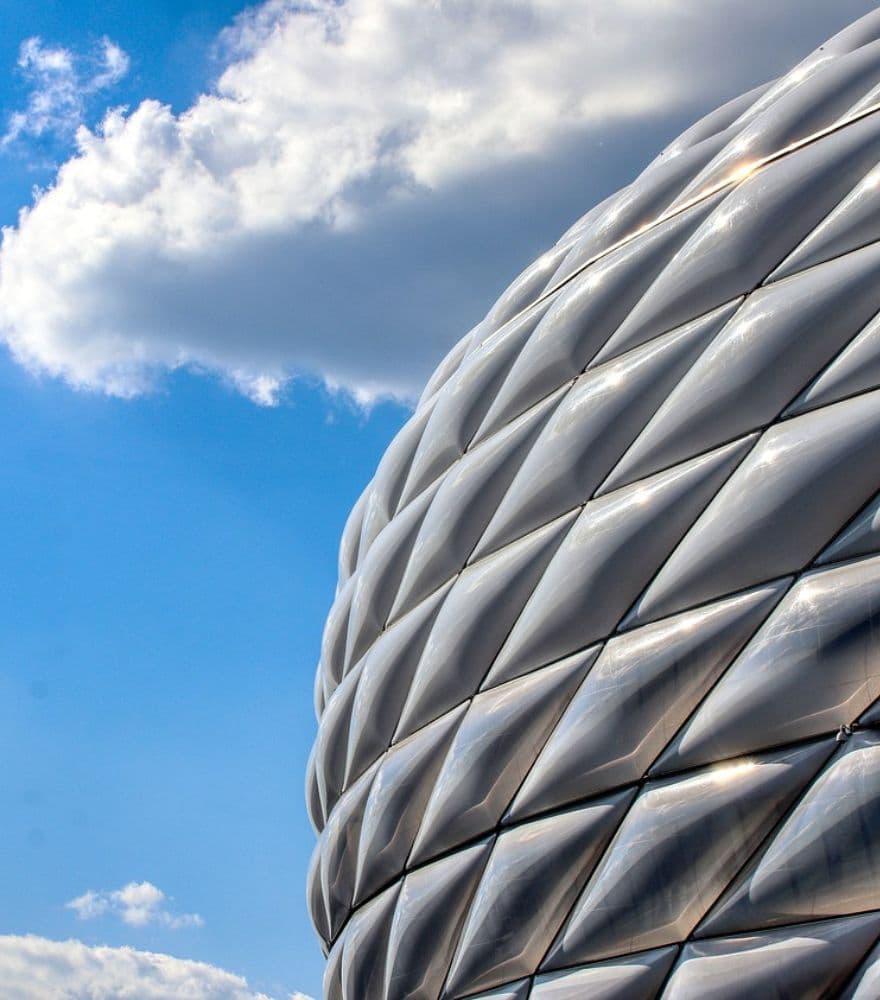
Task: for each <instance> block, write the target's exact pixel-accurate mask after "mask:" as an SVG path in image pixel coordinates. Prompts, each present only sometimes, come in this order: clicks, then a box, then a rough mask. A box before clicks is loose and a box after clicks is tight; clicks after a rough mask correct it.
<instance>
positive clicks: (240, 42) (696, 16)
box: [0, 0, 874, 404]
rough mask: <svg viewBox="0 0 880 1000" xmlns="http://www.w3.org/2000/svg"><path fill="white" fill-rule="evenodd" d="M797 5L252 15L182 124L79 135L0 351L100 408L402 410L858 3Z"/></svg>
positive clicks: (540, 5)
mask: <svg viewBox="0 0 880 1000" xmlns="http://www.w3.org/2000/svg"><path fill="white" fill-rule="evenodd" d="M808 6H809V8H810V9H809V11H807V10H805V9H804V6H803V4H802V3H800V0H779V2H778V3H776V4H767V3H759V2H757V0H753V2H749V3H743V2H742V0H718V2H717V3H714V4H706V3H705V2H704V0H662V2H658V0H619V2H616V3H614V4H609V3H607V2H605V0H583V2H580V3H571V2H570V0H516V2H512V0H480V2H478V0H442V2H440V0H435V2H432V3H425V2H424V0H395V2H394V3H377V2H375V0H347V2H345V3H339V2H337V0H310V2H309V3H302V2H301V0H267V2H265V3H263V4H262V5H259V6H256V7H254V8H249V9H248V10H247V11H246V12H245V13H244V14H242V15H241V16H240V17H239V18H238V20H237V21H236V23H235V25H234V26H233V27H232V28H231V29H230V30H229V31H228V32H227V33H226V34H225V36H224V42H225V47H226V51H227V53H228V58H229V60H230V61H229V64H228V66H227V68H226V69H225V71H224V72H223V74H222V75H221V76H220V78H219V80H218V81H217V84H216V86H215V88H214V89H213V90H211V91H210V92H208V93H205V94H203V95H202V96H201V97H199V98H198V100H196V101H195V102H194V103H193V105H192V106H191V107H190V108H189V109H187V110H185V111H184V112H182V113H181V114H179V115H178V114H175V113H174V112H173V111H172V110H171V108H169V107H167V106H165V105H163V104H160V103H158V102H156V101H152V100H147V101H144V102H143V103H141V104H140V105H139V106H138V107H136V108H135V109H134V110H133V111H132V112H131V113H130V114H128V113H123V112H120V111H113V112H111V113H109V114H108V115H107V116H106V117H105V119H104V120H103V123H102V124H101V126H100V127H98V128H97V129H96V130H93V131H90V130H88V129H85V128H81V129H80V130H79V132H78V136H77V143H78V150H77V153H76V155H75V156H74V157H73V158H71V159H70V160H69V161H68V162H67V163H65V164H64V165H63V166H62V167H61V169H60V170H59V172H58V175H57V178H56V180H55V183H54V185H52V186H51V187H49V188H48V189H47V190H45V191H43V192H40V194H39V197H38V200H37V201H36V203H35V204H34V205H33V206H31V207H30V208H28V209H27V210H25V211H23V212H22V213H21V216H20V219H19V221H18V225H17V226H15V227H9V228H7V229H6V230H5V231H4V234H3V241H2V249H0V336H2V337H3V338H4V339H5V341H6V343H7V344H8V346H9V348H10V349H11V351H12V353H13V355H14V357H15V358H16V359H17V360H18V361H20V362H21V363H22V364H23V365H25V366H27V367H28V368H30V369H31V370H33V371H35V372H39V373H48V374H50V375H54V376H58V377H61V378H64V379H66V380H67V381H68V382H69V383H70V384H71V385H73V386H75V387H78V388H82V389H89V390H97V391H101V392H105V393H109V394H112V395H116V396H121V397H131V396H136V395H138V394H139V393H142V392H146V391H149V390H150V389H151V388H152V387H153V386H154V385H155V384H156V381H157V378H160V377H161V375H162V373H163V372H166V371H169V370H173V369H175V368H180V367H189V368H191V369H195V370H197V371H200V372H209V373H213V374H216V375H219V376H220V377H222V378H224V379H225V380H227V381H228V382H230V383H231V384H233V385H235V386H236V387H237V388H238V389H240V390H241V391H242V392H244V393H245V394H247V395H248V396H250V397H251V398H252V399H254V400H255V401H256V402H258V403H263V404H271V403H273V402H275V401H276V400H277V398H278V396H279V393H280V392H281V391H282V389H283V387H284V385H285V384H286V382H287V381H288V380H289V379H290V378H291V377H295V376H297V375H300V374H306V375H308V376H311V377H317V378H319V379H321V380H322V381H323V382H324V383H325V384H326V385H328V386H330V387H331V388H339V389H343V390H345V391H347V392H348V393H350V394H352V395H353V396H354V397H355V398H357V399H359V400H362V401H369V400H371V399H375V398H377V397H382V396H396V397H411V396H412V395H414V394H416V393H417V390H418V387H419V386H420V384H421V382H422V381H423V379H424V378H425V376H426V374H427V373H428V372H429V371H430V369H431V367H432V365H433V364H434V363H436V362H437V361H438V360H439V358H440V356H442V354H443V352H444V351H445V349H446V348H447V347H448V346H449V345H450V344H451V343H452V342H454V341H455V340H456V339H457V338H458V337H460V336H461V335H462V334H463V333H464V332H465V331H466V329H467V326H466V325H465V324H468V323H472V322H475V321H477V320H478V319H479V318H480V316H481V314H482V313H483V312H484V311H485V310H486V309H487V308H488V307H489V305H490V304H491V298H490V296H491V295H492V293H493V292H495V293H496V294H497V293H498V292H500V291H501V290H502V288H503V284H502V282H503V280H504V279H505V278H507V279H508V280H509V279H510V278H511V277H512V276H513V275H514V274H515V273H516V270H515V269H516V268H517V266H524V265H525V264H527V263H528V262H529V260H530V259H531V258H532V257H533V256H534V255H535V254H536V252H538V251H540V250H541V249H543V247H542V246H541V243H542V242H543V241H545V240H546V241H547V242H551V241H552V239H553V238H555V237H556V236H558V235H559V233H560V232H561V231H562V229H564V228H565V227H566V226H567V224H568V223H570V222H571V221H573V218H574V217H575V216H576V214H577V213H578V211H583V210H586V209H587V208H589V207H590V205H591V204H592V203H594V201H595V200H597V199H598V198H600V197H603V196H604V195H605V194H608V193H610V191H612V190H615V189H616V188H618V187H620V186H621V184H623V183H625V182H626V181H627V180H629V179H630V177H632V176H633V175H634V173H635V172H637V170H638V168H639V167H641V166H643V165H644V164H645V163H646V162H647V160H648V159H649V158H650V156H651V155H652V154H653V152H654V151H655V150H656V148H660V147H662V145H663V143H664V141H666V140H668V139H671V138H672V137H673V136H674V135H675V134H676V133H677V132H678V131H679V130H680V129H681V128H682V127H683V126H684V125H686V124H690V119H692V117H693V116H694V115H695V114H696V113H699V112H701V111H709V110H711V109H712V107H713V106H715V105H716V104H717V103H718V102H719V101H721V100H723V99H726V98H728V97H730V96H733V95H735V94H736V93H738V92H741V91H742V90H744V89H747V88H749V87H751V86H754V85H755V84H757V83H759V82H761V81H762V80H764V79H767V78H768V77H770V76H772V75H776V74H778V73H780V72H782V71H784V70H786V69H787V68H788V67H789V66H790V65H791V64H792V63H793V62H794V61H795V60H796V59H797V58H798V57H799V56H800V55H802V54H804V53H805V52H806V51H809V49H810V47H811V46H813V45H816V44H818V43H819V42H821V41H822V39H823V38H824V37H826V36H827V35H828V34H830V33H832V32H833V31H835V30H837V29H839V28H841V27H842V26H843V25H844V24H845V23H846V22H847V20H848V19H850V18H853V17H855V16H857V15H859V14H862V13H865V11H867V10H870V9H872V8H873V7H874V3H873V0H839V2H838V3H836V4H833V5H808ZM58 58H59V60H60V62H62V63H63V59H61V58H60V57H58ZM634 69H635V70H637V71H634ZM61 72H63V71H61ZM34 120H35V121H36V120H37V118H36V117H35V118H34ZM600 142H601V143H604V145H603V148H602V149H599V145H600ZM554 211H555V212H557V215H556V216H555V218H556V220H557V221H554V216H553V215H552V212H554ZM557 227H558V228H557Z"/></svg>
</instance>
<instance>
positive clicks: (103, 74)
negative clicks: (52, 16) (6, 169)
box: [0, 35, 129, 146]
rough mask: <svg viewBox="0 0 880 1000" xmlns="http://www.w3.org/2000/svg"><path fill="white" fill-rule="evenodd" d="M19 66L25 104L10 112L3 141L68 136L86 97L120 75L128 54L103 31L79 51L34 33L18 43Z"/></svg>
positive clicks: (80, 116) (79, 121)
mask: <svg viewBox="0 0 880 1000" xmlns="http://www.w3.org/2000/svg"><path fill="white" fill-rule="evenodd" d="M18 68H19V71H20V73H21V75H22V76H23V78H24V80H25V82H26V84H27V86H28V97H27V104H26V106H25V107H24V108H23V109H21V110H18V111H14V112H13V113H12V114H11V115H10V116H9V119H8V122H7V127H6V132H5V133H4V135H3V136H2V138H0V145H3V146H9V145H10V144H11V143H13V142H15V141H16V140H18V139H22V138H24V137H28V136H29V137H32V138H41V137H43V136H46V135H49V134H51V135H55V136H58V137H61V138H69V137H71V136H72V135H73V134H74V132H75V131H76V129H77V128H78V127H79V126H80V125H81V124H82V122H83V119H84V116H85V111H86V104H87V102H88V100H89V99H90V98H91V97H92V96H93V95H95V94H97V93H98V92H99V91H103V90H106V89H107V88H109V87H112V86H114V85H115V84H117V83H118V82H119V81H120V80H121V79H122V78H123V77H124V76H125V74H126V73H127V72H128V68H129V58H128V55H127V54H126V53H125V52H124V51H123V50H122V49H121V48H120V47H119V46H118V45H117V44H116V43H115V42H113V41H111V40H110V39H109V38H106V37H105V38H102V39H101V40H100V41H99V42H98V44H97V46H96V47H95V48H94V49H93V50H92V51H90V52H88V53H85V54H79V53H77V52H74V51H73V50H72V49H68V48H64V47H63V46H60V45H47V44H46V43H44V42H43V40H42V38H40V37H39V36H36V35H35V36H34V37H32V38H27V39H25V40H24V41H23V42H22V43H21V47H20V49H19V54H18Z"/></svg>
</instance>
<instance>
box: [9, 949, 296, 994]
mask: <svg viewBox="0 0 880 1000" xmlns="http://www.w3.org/2000/svg"><path fill="white" fill-rule="evenodd" d="M0 982H2V984H3V987H2V991H3V997H4V1000H120V998H122V997H137V1000H168V998H169V997H174V998H175V1000H272V998H271V997H269V996H267V995H266V994H265V993H259V992H257V991H255V990H253V989H251V987H250V986H248V983H247V981H246V980H245V979H244V978H243V977H242V976H237V975H235V974H233V973H231V972H226V971H225V970H224V969H219V968H217V967H216V966H214V965H208V964H206V963H204V962H193V961H188V960H185V959H181V958H174V957H172V956H171V955H163V954H157V953H155V952H149V951H138V950H136V949H134V948H103V947H100V948H92V947H89V946H88V945H85V944H83V943H82V942H81V941H50V940H48V939H46V938H42V937H36V936H35V935H26V936H17V935H8V936H0ZM278 1000H282V998H280V997H279V998H278ZM285 1000H287V998H285ZM289 1000H309V998H308V997H306V996H305V995H304V994H301V993H294V994H292V995H291V996H290V997H289Z"/></svg>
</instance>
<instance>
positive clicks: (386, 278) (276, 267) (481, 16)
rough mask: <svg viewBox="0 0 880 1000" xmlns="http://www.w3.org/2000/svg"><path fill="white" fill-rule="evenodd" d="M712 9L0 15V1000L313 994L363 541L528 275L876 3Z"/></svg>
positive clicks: (123, 6)
mask: <svg viewBox="0 0 880 1000" xmlns="http://www.w3.org/2000/svg"><path fill="white" fill-rule="evenodd" d="M392 6H393V10H392ZM710 6H711V5H706V4H703V3H701V2H698V0H693V2H690V0H676V2H669V3H667V4H656V3H653V2H651V3H649V2H648V0H627V2H625V3H619V4H615V5H608V4H605V3H600V2H598V0H596V2H585V3H584V4H582V5H579V6H576V7H575V8H574V9H572V8H571V5H569V4H567V3H564V2H562V0H558V2H556V0H542V2H540V3H539V2H538V0H521V2H518V3H513V2H512V0H510V2H501V0H499V2H497V3H484V4H477V3H472V2H470V0H452V2H449V3H447V4H444V5H432V6H431V7H430V8H429V7H428V6H427V5H424V4H423V3H420V2H416V0H412V2H409V0H407V2H399V3H397V4H395V5H390V4H383V3H372V4H368V3H366V0H349V2H347V3H344V4H336V3H332V2H330V0H326V2H325V0H320V2H318V3H317V4H316V6H315V8H314V9H313V10H312V11H311V12H309V11H306V12H304V11H303V10H302V5H298V4H296V3H293V2H288V0H269V2H268V3H266V4H263V5H262V6H258V7H255V8H249V9H247V10H246V9H245V7H244V5H243V4H241V3H238V2H232V0H210V2H207V0H204V2H190V0H174V2H171V0H164V2H158V0H148V2H145V3H143V4H140V5H133V4H130V3H121V2H119V3H116V2H103V3H93V2H89V3H86V2H82V0H65V2H61V0H57V2H46V0H36V2H34V3H32V4H4V5H2V7H0V129H2V131H3V138H2V139H0V223H2V224H3V225H4V226H5V227H6V229H5V234H4V238H3V244H2V248H0V339H2V341H3V346H2V348H0V441H2V444H0V455H2V468H3V471H4V477H5V482H4V488H3V489H2V490H0V524H2V525H3V530H2V531H0V557H2V565H4V567H5V573H4V575H3V582H2V584H0V692H2V697H0V745H2V755H3V760H4V767H3V769H2V773H0V789H2V796H3V800H4V802H5V804H6V809H5V813H4V814H5V821H4V823H3V825H2V829H0V883H2V885H3V892H2V894H0V899H2V902H0V972H2V969H3V968H4V963H5V962H7V961H11V958H10V956H15V955H16V954H18V955H19V957H20V955H21V954H25V953H26V954H27V955H28V956H30V957H29V958H28V961H33V962H34V967H35V968H36V967H37V965H40V963H43V964H45V963H47V962H49V961H50V959H51V957H52V956H53V955H55V956H56V957H57V955H61V954H62V952H58V951H57V949H58V948H60V947H61V946H60V945H53V944H52V942H64V941H66V940H68V939H74V938H75V939H77V940H79V941H81V942H83V943H84V944H85V945H86V946H88V947H90V948H92V947H97V946H100V945H108V946H111V947H113V948H118V947H121V946H131V947H133V948H136V949H138V950H140V951H147V952H155V953H161V954H165V955H172V956H176V957H177V958H179V959H180V960H192V961H196V962H201V963H207V964H208V965H210V966H211V967H213V968H212V969H207V966H198V967H196V966H190V965H186V964H185V962H183V961H181V963H180V964H179V965H175V966H173V967H172V966H168V968H166V969H165V970H164V971H162V972H161V973H160V972H157V971H155V969H153V972H149V973H144V972H143V970H141V973H139V974H142V975H153V974H154V973H155V977H156V982H158V981H159V979H160V978H161V976H162V975H168V976H175V975H177V976H180V977H181V978H180V979H179V980H174V982H183V981H184V980H185V979H186V977H190V979H189V980H187V981H192V982H203V983H204V984H205V985H204V990H203V995H204V996H206V997H208V996H210V997H218V998H219V997H223V998H229V1000H233V998H234V1000H239V998H246V997H252V996H253V995H254V994H256V993H257V992H258V991H262V992H263V993H265V994H266V995H268V996H271V997H272V998H274V1000H281V998H285V1000H286V998H287V997H288V996H289V995H290V994H291V993H292V992H293V991H296V990H300V991H303V992H304V993H306V994H310V995H312V996H318V995H319V993H320V980H321V973H322V967H323V961H322V958H321V956H320V953H319V950H318V947H317V942H316V938H315V937H314V935H313V933H312V930H311V926H310V924H309V922H308V917H307V913H306V907H305V902H304V882H305V872H306V866H307V864H308V858H309V855H310V853H311V850H312V847H313V843H314V836H313V833H312V831H311V828H310V827H309V824H308V820H307V818H306V814H305V808H304V803H303V780H304V769H305V762H306V758H307V755H308V751H309V748H310V745H311V742H312V739H313V737H314V731H315V721H314V713H313V708H312V676H313V670H314V666H315V662H316V660H317V656H318V651H319V644H320V635H321V629H322V624H323V618H324V615H325V614H326V611H327V609H328V607H329V604H330V602H331V599H332V595H333V590H334V586H335V565H336V548H337V541H338V538H339V534H340V531H341V528H342V525H343V523H344V520H345V517H346V515H347V512H348V510H349V508H350V507H351V505H352V503H353V502H354V500H355V499H356V497H357V495H358V494H359V492H360V490H361V489H362V488H363V486H364V485H365V484H366V482H367V480H368V479H369V477H370V475H371V473H372V470H373V468H374V466H375V464H376V462H377V460H378V458H379V456H380V455H381V453H382V451H383V450H384V448H385V446H386V445H387V443H388V441H389V440H390V438H391V437H392V436H393V434H394V432H395V431H396V429H397V428H398V427H399V426H400V425H401V424H402V422H403V421H404V420H405V418H406V415H407V412H408V406H409V403H410V401H411V399H412V397H413V394H414V393H416V392H417V391H418V387H419V385H420V384H421V382H422V381H423V379H424V378H425V376H426V375H427V374H428V373H429V372H430V370H431V368H432V366H433V365H434V364H436V362H437V361H438V360H439V358H440V356H441V355H442V353H443V352H444V351H445V350H446V349H447V348H448V347H449V346H451V345H452V343H454V341H455V340H456V339H457V338H458V337H459V336H461V335H462V334H464V333H465V332H466V331H467V329H468V328H469V326H470V325H472V324H473V323H475V322H476V321H478V320H479V318H480V317H481V315H482V314H483V313H485V311H486V310H487V309H488V308H489V306H490V305H491V303H492V301H493V299H494V298H495V296H497V294H498V293H499V292H500V291H501V290H502V289H503V287H504V286H505V284H506V283H507V282H508V281H509V280H510V279H512V278H513V277H514V276H515V274H516V272H517V271H518V270H519V269H520V268H522V267H523V266H525V265H526V264H527V263H528V262H529V260H530V259H531V258H532V257H534V256H535V254H536V253H538V252H539V251H540V250H542V249H543V248H545V247H546V246H547V245H548V244H549V243H551V242H553V241H554V240H555V238H556V237H557V236H558V235H559V234H560V233H561V232H562V231H563V230H564V229H565V228H567V226H568V225H569V224H570V223H571V222H573V221H574V220H575V218H576V217H577V216H578V215H580V214H581V213H582V212H583V211H585V210H586V209H587V208H589V207H590V206H591V205H592V204H594V203H595V202H596V201H597V200H598V199H599V198H601V197H603V196H604V195H606V194H608V193H610V192H611V191H613V190H615V189H616V188H617V187H619V186H620V185H621V184H623V183H625V182H626V181H627V180H628V179H629V178H630V177H632V176H633V175H634V174H635V173H636V172H637V170H638V168H639V167H640V166H641V165H643V164H644V163H646V162H647V161H648V160H649V159H650V158H651V157H652V156H653V155H654V154H655V153H656V152H657V151H658V150H659V148H660V147H661V146H662V145H663V144H664V143H665V142H666V141H668V140H669V139H671V138H672V137H674V135H676V134H677V133H678V132H679V131H680V130H681V129H682V128H683V127H685V126H686V125H687V124H689V122H690V121H691V120H692V119H693V118H694V117H695V116H696V115H699V114H701V113H704V112H706V111H708V110H711V108H712V107H714V106H715V105H716V104H717V103H719V102H720V101H722V100H724V99H726V98H728V97H730V96H734V95H735V94H737V93H738V92H740V91H742V90H744V89H746V88H749V87H751V86H753V85H755V84H757V83H758V82H760V81H762V80H763V79H766V78H768V77H770V76H773V75H776V74H778V73H780V72H782V71H784V70H785V69H787V68H788V67H789V66H790V65H791V64H792V63H793V62H794V61H796V60H797V58H799V56H800V55H802V54H805V53H806V52H807V51H809V50H810V49H811V48H813V47H814V46H815V45H817V44H819V43H820V42H821V41H822V40H823V38H824V37H826V36H827V35H829V34H831V33H832V32H834V31H835V30H838V29H839V28H841V27H843V26H844V25H845V24H846V23H847V22H848V21H849V20H851V19H852V18H854V17H856V16H858V15H860V14H862V13H864V12H866V11H867V10H869V9H871V8H872V7H873V6H874V5H873V3H868V2H865V0H846V2H841V3H839V4H835V5H828V4H826V3H824V0H816V2H815V3H804V2H803V0H797V2H795V0H790V2H789V0H785V2H780V3H779V4H776V5H773V9H772V10H768V9H767V7H768V5H766V4H763V3H758V2H751V0H749V2H748V3H744V2H742V0H736V2H734V0H718V3H717V4H716V6H715V8H713V10H712V11H710V12H709V13H707V11H706V8H707V7H710ZM832 7H833V8H834V9H831V8H832ZM716 8H717V9H716ZM795 11H796V12H797V16H794V14H793V12H795ZM646 37H651V39H652V45H651V46H650V47H646V46H645V45H644V39H645V38H646ZM377 38H380V39H382V45H384V49H383V50H382V51H378V52H377V51H375V50H376V48H377V43H376V41H375V40H376V39H377ZM369 39H372V41H369V44H368V41H367V40H369ZM462 39H464V40H466V41H462ZM28 40H36V41H31V42H30V43H29V42H28ZM23 46H24V48H23ZM28 46H29V47H28ZM380 48H381V46H380ZM453 52H454V53H455V58H452V57H451V53H453ZM28 53H29V55H28ZM19 63H24V64H23V65H19ZM636 64H637V65H638V66H639V73H637V74H634V73H633V72H632V66H633V65H636ZM142 102H146V103H142ZM120 106H126V107H127V110H126V111H124V112H123V111H117V112H115V113H113V114H112V115H111V117H110V118H109V119H107V120H106V123H105V124H104V125H103V126H102V125H101V122H102V121H104V120H105V114H106V112H107V111H108V109H113V108H119V107H120ZM16 116H17V117H16ZM78 126H85V128H86V129H88V131H87V132H80V134H79V139H77V136H76V128H77V127H78ZM74 157H75V159H74ZM35 187H36V188H37V189H38V190H37V192H36V193H33V189H34V188H35ZM22 208H28V209H29V211H28V212H27V213H26V214H25V215H24V216H22V217H19V211H20V210H21V209H22ZM143 883H149V885H148V886H144V885H143ZM132 885H134V888H133V889H132V888H131V886H132ZM127 886H128V887H130V888H129V889H128V890H126V888H125V887H127ZM73 901H76V905H74V906H70V905H67V904H70V903H71V902H73ZM21 935H36V936H37V938H36V939H34V940H32V941H31V942H30V943H29V944H27V945H25V944H24V943H23V942H22V941H21V939H20V937H19V936H21ZM64 947H67V949H68V950H67V951H66V952H63V955H64V957H65V961H67V962H69V963H70V968H71V969H74V968H75V967H76V968H78V966H77V962H79V961H80V959H81V958H82V954H83V953H81V952H75V951H74V950H71V947H69V946H64ZM53 948H55V949H56V951H53V950H52V949H53ZM16 949H19V951H18V952H16ZM22 949H24V950H23V951H22ZM94 954H95V955H100V956H102V957H101V961H102V962H103V963H104V966H103V968H104V970H105V973H106V977H107V978H106V982H108V983H109V982H111V981H112V982H116V983H117V985H118V982H120V981H121V980H120V979H119V977H121V976H125V975H128V974H129V972H128V971H126V970H125V968H123V965H124V963H123V960H122V957H121V956H122V953H118V952H113V953H105V952H95V953H94ZM114 963H115V964H114ZM148 964H149V963H148ZM154 965H155V963H154ZM40 967H41V968H43V965H40ZM220 970H228V971H229V973H230V974H234V976H239V977H245V978H246V985H245V984H244V983H243V982H242V980H240V979H238V980H234V979H233V977H232V975H229V976H226V974H225V973H223V972H221V971H220ZM105 973H102V975H103V974H105ZM70 975H73V973H70ZM113 976H116V977H117V979H115V980H113V978H112V977H113ZM224 976H226V978H223V977H224ZM200 977H201V978H200ZM71 981H72V980H71ZM171 981H172V980H171V979H168V980H167V982H166V981H165V980H163V982H166V987H165V988H166V994H167V990H168V989H170V987H168V986H167V983H168V982H171ZM77 982H79V980H77ZM96 983H97V981H96ZM96 983H92V984H91V985H90V988H93V989H95V990H96V991H97V992H95V993H94V995H95V996H108V997H109V996H112V995H113V988H112V987H110V986H106V985H104V986H102V985H101V983H104V980H102V981H101V983H97V985H96ZM98 987H100V988H101V989H104V992H103V993H102V992H100V991H99V990H98ZM157 988H158V987H157ZM166 994H162V993H161V992H157V993H155V994H154V993H150V992H149V991H148V990H147V987H146V986H144V987H143V990H142V995H143V996H144V997H148V996H150V997H152V996H154V995H155V996H162V995H166ZM171 995H174V993H173V992H172V993H171ZM194 995H195V994H194ZM36 996H43V994H41V993H37V992H35V993H34V997H36Z"/></svg>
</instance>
